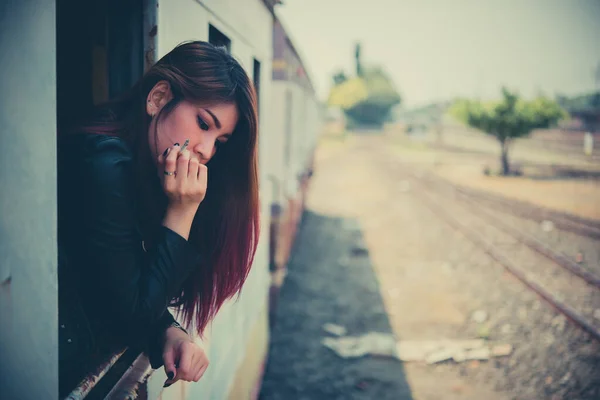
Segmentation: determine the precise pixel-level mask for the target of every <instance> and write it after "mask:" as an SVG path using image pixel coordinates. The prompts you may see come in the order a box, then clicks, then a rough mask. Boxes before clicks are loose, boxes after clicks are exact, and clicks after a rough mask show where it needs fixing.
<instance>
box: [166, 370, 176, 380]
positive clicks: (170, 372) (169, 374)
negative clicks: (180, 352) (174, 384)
mask: <svg viewBox="0 0 600 400" xmlns="http://www.w3.org/2000/svg"><path fill="white" fill-rule="evenodd" d="M167 376H168V377H169V380H173V378H174V377H175V374H174V373H173V371H169V373H168V374H167Z"/></svg>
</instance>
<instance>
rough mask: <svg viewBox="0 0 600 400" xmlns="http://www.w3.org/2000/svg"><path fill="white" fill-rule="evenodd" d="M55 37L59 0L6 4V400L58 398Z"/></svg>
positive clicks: (0, 394) (2, 24) (2, 47)
mask: <svg viewBox="0 0 600 400" xmlns="http://www.w3.org/2000/svg"><path fill="white" fill-rule="evenodd" d="M55 32H56V5H55V0H2V1H0V63H1V64H2V74H1V75H0V87H1V88H2V90H3V92H4V93H5V94H6V95H7V97H6V99H5V101H3V102H2V107H0V126H1V127H2V128H1V129H2V133H1V134H0V187H1V188H2V189H1V190H2V194H1V195H0V215H1V216H2V217H1V218H0V281H1V282H2V283H3V284H2V285H0V326H1V327H2V329H0V359H1V362H0V398H2V399H24V398H26V399H44V400H54V399H56V398H57V397H58V313H57V308H58V296H57V287H58V278H57V264H58V253H57V246H56V241H57V235H56V229H57V228H56V226H57V225H56V218H57V215H56V213H57V211H56V210H57V203H56V168H55V166H56V35H55ZM24 390H26V393H24Z"/></svg>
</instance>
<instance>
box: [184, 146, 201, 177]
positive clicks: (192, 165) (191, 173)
mask: <svg viewBox="0 0 600 400" xmlns="http://www.w3.org/2000/svg"><path fill="white" fill-rule="evenodd" d="M186 151H187V150H186ZM199 168H200V161H199V160H198V159H197V158H196V157H192V158H191V159H190V162H189V165H188V175H187V176H188V178H197V177H198V169H199Z"/></svg>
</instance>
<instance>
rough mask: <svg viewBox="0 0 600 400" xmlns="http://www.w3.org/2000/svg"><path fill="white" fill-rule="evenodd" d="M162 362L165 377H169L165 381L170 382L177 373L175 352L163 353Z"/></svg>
mask: <svg viewBox="0 0 600 400" xmlns="http://www.w3.org/2000/svg"><path fill="white" fill-rule="evenodd" d="M163 363H164V365H165V374H167V377H168V378H169V379H168V380H167V382H171V381H172V380H173V378H175V375H176V373H177V368H175V352H173V351H168V352H166V353H164V354H163ZM167 382H165V383H167Z"/></svg>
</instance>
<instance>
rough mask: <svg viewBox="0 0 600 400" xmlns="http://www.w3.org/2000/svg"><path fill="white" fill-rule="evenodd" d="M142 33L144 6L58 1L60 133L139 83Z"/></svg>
mask: <svg viewBox="0 0 600 400" xmlns="http://www.w3.org/2000/svg"><path fill="white" fill-rule="evenodd" d="M142 29H143V0H124V1H118V0H109V1H101V0H94V1H91V2H82V1H80V0H57V1H56V47H57V57H56V59H57V64H56V74H57V89H56V90H57V120H58V126H59V128H60V127H61V126H63V123H64V122H67V121H69V120H70V119H71V118H72V117H73V116H77V115H83V114H85V112H86V111H87V110H89V109H90V108H91V107H92V106H94V105H97V104H99V103H102V102H105V101H107V100H109V99H112V98H115V97H116V96H118V95H119V94H121V93H123V92H124V91H125V90H127V89H129V88H130V87H131V86H132V85H133V84H134V83H135V82H136V81H137V80H138V79H139V78H140V77H141V75H142V74H143V67H144V65H143V61H144V57H143V31H142Z"/></svg>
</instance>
